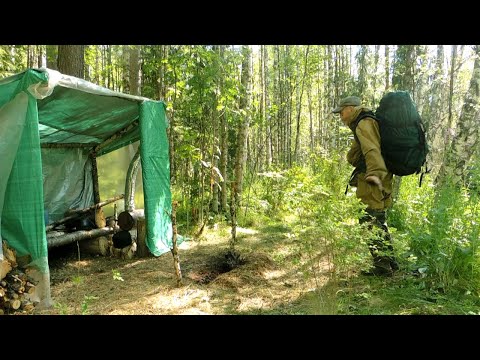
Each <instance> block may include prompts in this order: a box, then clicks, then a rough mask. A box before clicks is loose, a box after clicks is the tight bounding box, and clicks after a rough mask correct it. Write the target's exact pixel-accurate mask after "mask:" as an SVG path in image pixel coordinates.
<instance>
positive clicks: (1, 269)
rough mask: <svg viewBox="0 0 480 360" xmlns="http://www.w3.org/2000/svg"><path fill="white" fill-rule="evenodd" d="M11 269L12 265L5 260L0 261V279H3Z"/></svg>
mask: <svg viewBox="0 0 480 360" xmlns="http://www.w3.org/2000/svg"><path fill="white" fill-rule="evenodd" d="M10 270H12V265H11V264H10V262H9V261H7V260H1V261H0V280H3V279H4V278H5V276H7V274H8V273H9V272H10Z"/></svg>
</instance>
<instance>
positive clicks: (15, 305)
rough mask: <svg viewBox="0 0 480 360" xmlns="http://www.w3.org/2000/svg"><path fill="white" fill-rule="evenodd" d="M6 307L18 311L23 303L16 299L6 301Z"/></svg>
mask: <svg viewBox="0 0 480 360" xmlns="http://www.w3.org/2000/svg"><path fill="white" fill-rule="evenodd" d="M5 305H6V306H5V307H6V308H8V309H12V310H18V309H19V308H20V306H21V305H22V302H21V301H20V300H19V299H14V300H10V301H5Z"/></svg>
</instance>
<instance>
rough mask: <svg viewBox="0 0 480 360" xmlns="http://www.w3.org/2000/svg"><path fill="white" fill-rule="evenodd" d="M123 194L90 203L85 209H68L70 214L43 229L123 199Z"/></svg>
mask: <svg viewBox="0 0 480 360" xmlns="http://www.w3.org/2000/svg"><path fill="white" fill-rule="evenodd" d="M123 196H124V195H123V194H121V195H117V196H115V197H113V198H111V199H108V200H105V201H104V202H101V203H98V204H95V205H92V206H90V207H88V208H85V209H79V210H70V211H69V214H71V215H68V216H67V217H64V218H63V219H60V220H57V221H55V222H53V223H51V224H50V225H48V226H46V227H45V231H46V232H48V231H50V230H52V229H53V228H55V227H57V226H58V225H61V224H63V223H65V222H67V221H68V220H72V219H75V218H77V217H79V216H80V215H82V214H86V213H88V212H89V211H92V210H95V209H99V208H101V207H103V206H105V205H108V204H110V203H112V202H115V201H117V200H120V199H123Z"/></svg>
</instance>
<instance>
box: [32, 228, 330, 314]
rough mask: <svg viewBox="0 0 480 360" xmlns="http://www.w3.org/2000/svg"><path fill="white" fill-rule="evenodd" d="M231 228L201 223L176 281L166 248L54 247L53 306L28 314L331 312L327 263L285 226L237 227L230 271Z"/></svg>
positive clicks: (184, 249)
mask: <svg viewBox="0 0 480 360" xmlns="http://www.w3.org/2000/svg"><path fill="white" fill-rule="evenodd" d="M229 231H230V229H229V228H226V229H223V230H216V231H213V230H211V229H207V230H205V233H204V235H203V236H202V237H201V238H200V239H198V240H190V241H185V242H183V243H182V244H181V245H180V247H179V255H180V262H181V269H182V275H183V283H182V285H181V286H180V287H177V286H176V278H175V272H174V267H173V257H172V255H171V254H170V253H166V254H164V255H162V256H160V257H158V258H155V257H149V258H135V257H134V258H133V259H131V260H123V259H119V258H113V257H102V256H89V255H83V254H80V260H78V253H77V251H76V247H74V246H71V247H70V248H68V249H66V250H65V249H64V250H62V251H63V252H64V254H62V255H59V254H54V253H53V252H52V253H51V258H50V260H49V262H50V277H51V296H52V300H53V302H54V306H53V307H51V308H49V309H47V310H39V309H36V310H35V311H34V314H42V315H48V314H85V315H86V314H92V315H93V314H97V315H157V314H158V315H160V314H170V315H174V314H175V315H177V314H178V315H180V314H182V315H183V314H185V315H186V314H193V315H207V314H322V313H329V311H330V309H329V308H330V305H329V303H328V299H327V297H328V296H327V297H325V294H327V293H328V291H327V292H326V291H324V290H325V289H326V288H328V279H329V271H330V268H329V263H328V261H327V260H326V259H325V258H324V257H323V256H321V255H317V256H312V255H309V256H302V255H301V254H300V252H299V248H298V246H297V243H296V242H297V241H298V240H296V239H294V238H291V237H290V236H289V235H288V228H286V227H282V226H279V227H274V228H273V227H272V228H271V229H268V228H267V229H263V230H261V231H254V230H250V229H241V228H238V230H237V234H238V245H237V248H236V249H237V250H238V252H239V253H240V254H241V260H242V261H241V264H240V265H238V266H236V267H234V268H233V269H232V268H231V267H230V266H228V262H226V258H225V254H226V252H227V250H228V239H229V237H230V234H229ZM325 284H327V286H324V285H325ZM320 288H323V290H322V291H320V292H319V289H320Z"/></svg>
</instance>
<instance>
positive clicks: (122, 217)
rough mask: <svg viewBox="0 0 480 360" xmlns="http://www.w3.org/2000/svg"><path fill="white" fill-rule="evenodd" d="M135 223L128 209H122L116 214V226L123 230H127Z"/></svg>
mask: <svg viewBox="0 0 480 360" xmlns="http://www.w3.org/2000/svg"><path fill="white" fill-rule="evenodd" d="M133 225H135V219H134V218H133V216H132V215H130V213H129V212H128V211H122V212H121V213H120V214H118V226H120V229H122V230H124V231H129V230H131V229H132V228H133Z"/></svg>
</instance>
